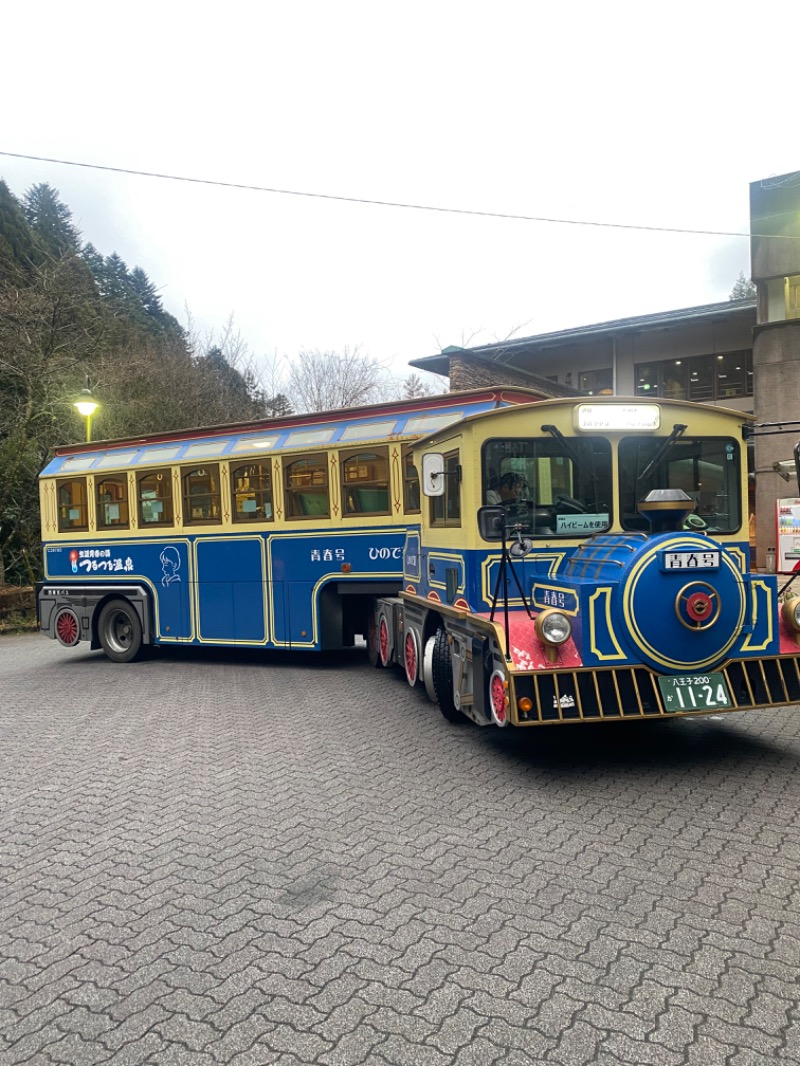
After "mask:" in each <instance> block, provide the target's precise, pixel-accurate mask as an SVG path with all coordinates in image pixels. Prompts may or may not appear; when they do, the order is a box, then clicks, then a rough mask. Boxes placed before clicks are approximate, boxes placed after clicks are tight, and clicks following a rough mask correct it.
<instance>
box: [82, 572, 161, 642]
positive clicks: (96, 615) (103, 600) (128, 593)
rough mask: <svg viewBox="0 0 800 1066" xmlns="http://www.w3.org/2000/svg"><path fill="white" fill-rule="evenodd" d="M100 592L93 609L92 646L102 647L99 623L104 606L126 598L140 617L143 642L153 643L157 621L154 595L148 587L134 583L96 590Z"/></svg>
mask: <svg viewBox="0 0 800 1066" xmlns="http://www.w3.org/2000/svg"><path fill="white" fill-rule="evenodd" d="M94 591H95V592H100V593H101V594H100V595H99V596H98V598H97V601H96V603H95V604H94V606H93V609H92V623H91V626H92V644H91V646H92V648H93V649H97V648H99V647H101V644H100V634H99V630H98V625H99V622H100V615H101V614H102V612H103V608H104V607H105V606H106V604H108V603H111V601H112V600H125V601H126V602H127V603H129V604H130V605H131V607H133V609H134V610H135V611H136V614H137V616H138V618H139V622H140V623H141V626H142V644H144V645H147V644H152V643H153V637H154V634H155V622H154V618H153V614H154V612H153V597H152V593H150V592H149V591H148V590H147V589H144V588H142V587H141V585H134V586H131V587H130V588H127V587H124V586H123V587H120V586H117V587H116V588H113V589H104V590H102V592H101V590H99V589H97V590H94Z"/></svg>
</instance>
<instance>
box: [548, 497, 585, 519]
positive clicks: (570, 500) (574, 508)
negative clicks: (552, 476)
mask: <svg viewBox="0 0 800 1066" xmlns="http://www.w3.org/2000/svg"><path fill="white" fill-rule="evenodd" d="M553 502H554V504H555V507H556V509H557V510H558V511H561V513H562V514H586V508H585V507H584V506H583V504H582V503H581V501H580V500H576V499H575V497H574V496H564V495H563V493H560V492H557V493H556V495H555V497H554V500H553Z"/></svg>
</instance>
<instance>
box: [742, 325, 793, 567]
mask: <svg viewBox="0 0 800 1066" xmlns="http://www.w3.org/2000/svg"><path fill="white" fill-rule="evenodd" d="M753 378H754V380H755V382H756V410H755V416H756V421H757V422H780V420H781V419H786V420H787V421H797V420H800V320H794V321H788V322H781V323H779V324H778V325H775V326H762V327H760V328H759V329H757V330H756V336H755V339H754V342H753ZM797 440H800V427H796V429H795V430H793V431H792V432H790V433H787V434H783V435H780V436H768V437H756V440H755V471H756V539H757V561H758V565H759V566H763V565H764V557H765V553H766V549H767V547H775V503H776V501H777V500H778V499H780V498H781V497H782V496H794V495H795V493H796V492H797V482H796V481H791V482H789V483H788V484H787V482H785V481H783V480H782V479H781V478H780V477H778V475H777V474H775V473H774V472H773V471H772V464H773V463H774V462H777V461H780V460H783V459H791V458H792V454H793V449H794V445H795V443H796V442H797Z"/></svg>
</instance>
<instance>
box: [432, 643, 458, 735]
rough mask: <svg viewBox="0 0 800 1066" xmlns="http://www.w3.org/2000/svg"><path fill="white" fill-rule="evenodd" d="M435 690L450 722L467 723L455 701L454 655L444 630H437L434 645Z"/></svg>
mask: <svg viewBox="0 0 800 1066" xmlns="http://www.w3.org/2000/svg"><path fill="white" fill-rule="evenodd" d="M433 688H434V691H435V693H436V700H437V702H438V704H439V710H440V711H441V712H442V714H443V715H444V716H445V718H446V719H447V721H448V722H452V723H453V724H454V725H461V724H463V723H464V722H465V721H466V718H465V717H464V715H463V714H462V713H461V711H459V709H458V708H457V707H456V704H455V700H454V699H453V655H452V652H451V651H450V641H449V640H448V639H447V632H446V630H445V629H444V628H439V629H437V630H436V637H435V638H434V644H433Z"/></svg>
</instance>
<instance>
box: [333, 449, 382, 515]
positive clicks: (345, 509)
mask: <svg viewBox="0 0 800 1066" xmlns="http://www.w3.org/2000/svg"><path fill="white" fill-rule="evenodd" d="M370 463H382V464H383V474H384V475H385V476H382V477H368V476H366V471H367V468H368V467H369V465H370ZM354 465H356V466H358V467H364V470H365V474H364V476H363V477H362V476H359V473H358V472H357V473H356V476H354V477H348V476H347V475H348V473H349V472H350V469H351V467H352V466H354ZM339 484H340V490H341V495H342V517H343V518H360V517H362V516H363V517H366V518H371V517H374V516H378V515H380V516H386V515H390V514H391V513H392V510H391V498H390V496H391V491H390V490H391V486H390V477H389V446H388V445H382V444H380V445H376V446H375V447H374V448H353V449H348V450H347V451H341V452H339ZM361 489H365V490H367V491H371V492H379V493H380V492H385V493H386V507H385V508H381V509H377V510H367V509H366V508H365V509H363V510H361V509H359V508H358V507H356V506H355V504H357V503H358V501H359V490H361Z"/></svg>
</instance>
